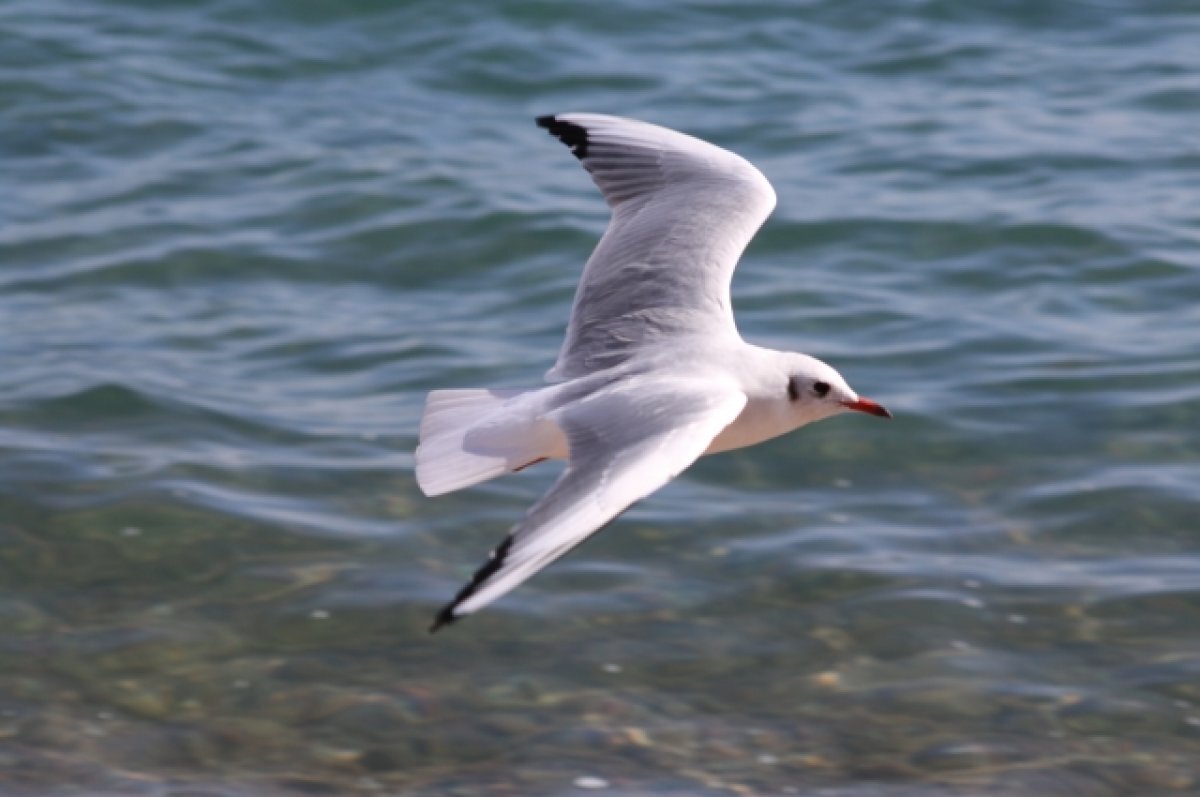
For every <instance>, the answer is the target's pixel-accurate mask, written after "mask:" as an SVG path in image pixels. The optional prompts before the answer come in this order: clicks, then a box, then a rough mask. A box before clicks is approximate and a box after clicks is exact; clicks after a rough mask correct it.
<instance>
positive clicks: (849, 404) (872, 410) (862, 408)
mask: <svg viewBox="0 0 1200 797" xmlns="http://www.w3.org/2000/svg"><path fill="white" fill-rule="evenodd" d="M842 406H843V407H846V408H847V409H851V410H857V411H859V412H865V413H867V414H868V415H878V416H879V417H880V418H890V417H892V414H891V413H890V412H888V411H887V408H886V407H884V406H883V405H882V404H876V403H875V402H874V401H871V400H870V399H869V398H859V400H858V401H843V402H842Z"/></svg>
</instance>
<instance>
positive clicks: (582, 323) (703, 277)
mask: <svg viewBox="0 0 1200 797" xmlns="http://www.w3.org/2000/svg"><path fill="white" fill-rule="evenodd" d="M538 124H539V125H541V126H542V127H544V128H546V129H547V130H549V131H550V133H551V134H553V135H555V136H557V137H558V138H559V139H560V140H562V141H563V143H565V144H567V146H569V147H570V148H571V151H572V153H574V154H575V156H576V157H577V158H579V160H580V161H581V162H582V163H583V167H584V168H585V169H587V171H588V172H589V173H590V174H591V176H592V179H593V180H594V181H595V183H596V185H597V186H598V187H599V188H600V192H601V193H602V194H603V195H604V198H605V200H606V201H607V202H608V204H609V205H610V206H611V207H612V208H613V215H612V219H611V221H610V222H609V225H608V229H607V230H605V232H604V235H603V237H601V239H600V242H599V244H597V246H596V249H595V251H594V252H593V253H592V256H591V257H590V258H589V259H588V262H587V265H586V266H584V270H583V278H582V279H581V280H580V283H579V288H578V290H577V291H576V293H575V302H574V305H573V307H572V311H571V321H570V323H569V324H568V326H567V335H566V340H565V341H564V342H563V346H562V350H561V351H560V353H559V356H558V362H557V363H556V364H555V366H554V368H553V369H551V371H550V373H549V374H548V375H547V376H548V378H550V379H551V380H563V379H570V378H573V377H576V376H582V375H584V374H587V373H591V372H593V371H596V370H600V369H602V368H608V367H611V366H613V365H617V364H619V363H621V362H623V361H624V360H626V359H628V358H629V357H630V356H631V354H632V353H633V352H634V351H635V350H636V349H638V348H639V347H641V346H644V345H646V344H648V343H650V342H652V341H654V340H658V339H662V338H664V337H670V336H680V335H688V334H696V333H702V334H707V335H712V334H717V333H720V332H726V333H731V334H734V335H736V334H737V329H736V327H735V326H734V321H733V311H732V308H731V307H730V301H729V283H730V280H731V279H732V276H733V270H734V267H735V266H736V265H737V261H738V259H739V258H740V257H741V255H742V251H743V250H744V249H745V248H746V244H748V243H749V242H750V239H751V238H752V237H753V236H754V234H755V232H757V231H758V228H759V227H761V226H762V223H763V222H764V221H766V219H767V216H769V215H770V213H771V210H772V209H773V208H774V207H775V191H774V190H773V189H772V188H771V184H770V183H769V182H767V178H765V177H763V175H762V173H761V172H759V171H758V169H756V168H754V166H752V165H751V164H750V163H749V162H747V161H746V160H744V159H743V158H741V157H740V156H738V155H735V154H733V153H732V152H729V151H727V150H724V149H721V148H720V147H717V146H714V145H712V144H709V143H707V142H704V141H701V140H700V139H697V138H693V137H691V136H688V135H684V134H683V133H678V132H675V131H673V130H668V129H666V128H663V127H658V126H657V125H652V124H647V123H645V122H637V121H634V120H631V119H622V118H619V117H615V116H603V115H600V114H584V113H569V114H559V115H556V116H543V117H540V118H539V119H538Z"/></svg>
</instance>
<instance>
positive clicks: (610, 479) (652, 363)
mask: <svg viewBox="0 0 1200 797" xmlns="http://www.w3.org/2000/svg"><path fill="white" fill-rule="evenodd" d="M538 124H539V125H541V126H542V127H545V128H547V129H548V130H549V131H550V132H551V133H552V134H553V135H555V136H557V137H558V138H559V139H561V140H562V141H563V142H564V143H566V144H567V145H568V146H569V147H570V148H571V150H572V152H573V153H574V154H575V155H576V157H578V158H579V159H580V160H581V161H582V162H583V164H584V167H585V168H586V169H587V170H588V171H589V172H591V173H592V177H593V179H594V180H595V182H596V184H597V185H598V186H599V187H600V189H601V192H602V193H603V194H604V196H605V199H606V200H607V201H608V203H609V205H610V206H612V208H613V219H612V222H611V223H610V224H609V227H608V230H607V231H606V232H605V234H604V236H603V237H602V238H601V240H600V243H599V244H598V245H597V247H596V250H595V252H594V253H593V254H592V257H591V258H590V259H589V260H588V263H587V265H586V266H585V267H584V273H583V278H582V280H581V281H580V285H579V289H578V291H577V292H576V295H575V302H574V307H573V309H572V314H571V320H570V323H569V324H568V327H567V335H566V340H565V341H564V343H563V348H562V351H561V352H560V353H559V358H558V362H557V363H556V364H555V366H554V367H553V368H552V369H551V370H550V372H549V373H548V374H547V380H548V381H549V382H550V384H548V385H547V386H544V387H541V388H535V389H532V390H487V389H463V390H435V391H433V392H432V393H430V395H429V399H428V401H427V403H426V408H425V414H424V416H423V418H422V421H421V432H420V445H419V446H418V448H417V453H416V459H417V482H418V484H419V485H420V487H421V489H422V490H423V491H424V492H425V493H426V494H427V495H440V494H442V493H446V492H450V491H452V490H457V489H461V488H463V487H467V486H470V485H472V484H477V483H479V482H481V481H484V480H487V479H490V478H494V477H496V476H499V475H502V474H504V473H509V472H513V471H517V470H522V469H524V468H526V467H529V466H530V465H533V464H536V463H537V462H540V461H542V460H544V459H566V460H567V461H568V465H567V468H566V470H565V471H564V472H563V474H562V476H561V477H560V478H559V480H558V482H556V484H555V485H554V487H552V488H551V489H550V491H549V492H548V493H547V494H546V495H545V496H543V498H542V499H541V500H540V501H538V502H537V503H536V504H535V505H534V506H533V507H532V508H531V509H530V511H529V513H528V514H527V515H526V517H525V519H524V520H523V521H522V522H521V523H519V524H518V525H517V526H516V527H515V528H514V529H513V530H512V532H510V534H509V536H508V537H507V538H506V539H505V540H504V542H503V543H502V544H501V545H500V546H499V547H498V548H497V549H496V550H495V551H493V552H492V555H491V557H490V558H489V560H488V562H487V563H485V564H484V566H483V567H482V568H480V570H479V571H478V572H477V573H476V574H475V577H474V578H473V579H472V580H471V582H470V583H468V584H467V586H466V587H464V588H463V589H462V591H461V592H460V593H459V594H458V596H457V597H456V598H455V599H454V601H452V602H451V603H450V604H449V605H447V606H446V607H445V608H444V609H442V611H441V612H440V613H439V614H438V616H437V618H436V619H435V621H434V625H433V628H432V630H436V629H437V628H438V627H440V626H441V625H444V624H446V623H450V622H453V621H454V620H455V619H457V618H459V617H461V616H463V615H465V614H469V613H471V612H473V611H476V610H477V609H480V608H482V607H483V606H485V605H487V604H488V603H490V602H491V601H493V600H495V599H496V598H498V597H500V596H501V595H503V594H504V593H506V592H508V591H509V590H511V589H512V588H513V587H515V586H517V585H518V584H519V583H521V582H522V581H524V580H525V579H526V578H528V577H529V576H531V575H533V573H535V572H537V571H538V570H540V569H541V568H543V567H545V566H546V565H547V564H549V563H550V562H552V561H554V560H555V559H557V558H558V557H560V556H562V555H563V554H565V553H566V552H567V551H569V550H570V549H571V548H573V547H575V545H577V544H579V543H580V542H582V541H583V540H584V539H586V538H587V537H588V536H589V535H591V534H592V533H594V532H595V531H597V530H598V529H599V528H600V527H601V526H603V525H604V524H605V523H607V522H608V521H610V520H611V519H612V518H614V517H616V515H618V514H620V512H622V511H624V509H626V508H627V507H628V506H629V505H630V504H632V503H633V502H634V501H637V500H638V499H640V498H643V497H645V496H646V495H649V494H650V493H651V492H653V491H655V490H657V489H658V488H659V487H661V486H662V485H664V484H666V482H668V481H670V480H671V479H672V478H674V477H675V476H676V475H678V474H679V473H680V472H681V471H682V470H684V469H685V468H686V467H688V466H689V465H691V463H692V462H693V461H695V460H696V459H697V458H698V457H700V456H702V455H704V454H713V453H718V452H721V451H729V450H732V449H736V448H742V447H745V446H749V445H754V444H756V443H760V442H763V441H764V440H769V439H771V438H773V437H777V436H779V435H782V434H785V433H787V432H790V431H792V430H794V429H797V428H799V427H801V426H804V425H805V424H807V423H811V422H813V421H817V420H821V419H822V418H827V417H829V416H831V415H836V414H839V413H841V412H845V411H847V410H858V411H861V412H867V413H870V414H874V415H882V416H887V411H886V410H884V409H883V408H882V407H880V406H879V405H878V404H876V403H874V402H872V401H870V400H869V399H863V398H860V397H859V396H858V395H857V394H856V393H855V392H854V391H853V390H851V389H850V387H849V386H848V385H847V384H846V383H845V380H843V379H842V377H841V375H839V374H838V373H837V371H835V370H834V369H833V368H831V367H830V366H828V365H826V364H825V363H823V362H821V361H820V360H817V359H815V358H812V357H809V356H808V355H804V354H796V353H789V352H780V351H773V350H770V349H764V348H761V347H758V346H754V345H751V344H748V343H746V342H745V341H743V340H742V338H741V336H740V335H739V334H738V331H737V328H736V326H735V324H734V320H733V313H732V309H731V307H730V301H729V282H730V278H731V276H732V274H733V269H734V266H735V265H736V264H737V260H738V258H739V257H740V256H741V253H742V250H743V249H744V248H745V246H746V244H747V243H748V242H749V240H750V238H751V237H752V236H753V234H754V233H755V232H756V231H757V229H758V227H759V226H760V225H761V224H762V222H763V221H764V220H765V219H766V217H767V216H768V215H769V214H770V212H771V210H772V208H773V207H774V205H775V193H774V191H773V190H772V189H771V186H770V184H769V183H768V182H767V180H766V178H764V177H763V176H762V174H761V173H759V172H758V170H757V169H755V168H754V167H753V166H751V165H750V164H749V163H747V162H746V161H745V160H743V159H742V158H740V157H738V156H737V155H734V154H733V153H730V152H727V151H725V150H723V149H720V148H718V147H715V146H713V145H711V144H708V143H705V142H703V141H700V140H698V139H695V138H691V137H690V136H685V135H683V134H681V133H676V132H674V131H671V130H667V129H665V128H661V127H657V126H654V125H649V124H646V123H644V122H636V121H632V120H628V119H620V118H617V117H610V116H601V115H598V114H565V115H558V116H553V117H541V118H539V119H538Z"/></svg>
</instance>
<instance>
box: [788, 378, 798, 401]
mask: <svg viewBox="0 0 1200 797" xmlns="http://www.w3.org/2000/svg"><path fill="white" fill-rule="evenodd" d="M788 398H789V399H791V400H792V401H799V400H800V388H799V387H797V386H796V380H795V379H789V380H788Z"/></svg>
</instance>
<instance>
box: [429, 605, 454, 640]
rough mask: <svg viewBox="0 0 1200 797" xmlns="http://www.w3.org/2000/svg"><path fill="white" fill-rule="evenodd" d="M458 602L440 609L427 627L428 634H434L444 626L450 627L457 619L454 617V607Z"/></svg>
mask: <svg viewBox="0 0 1200 797" xmlns="http://www.w3.org/2000/svg"><path fill="white" fill-rule="evenodd" d="M457 603H458V601H454V602H452V603H448V604H446V605H445V606H443V607H442V610H441V611H440V612H438V613H437V616H435V617H434V618H433V623H431V624H430V626H429V633H431V634H436V633H437V632H438V629H439V628H441V627H442V626H444V625H451V624H453V623H454V621H455V620H457V619H458V618H457V617H455V616H454V607H455V605H457Z"/></svg>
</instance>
